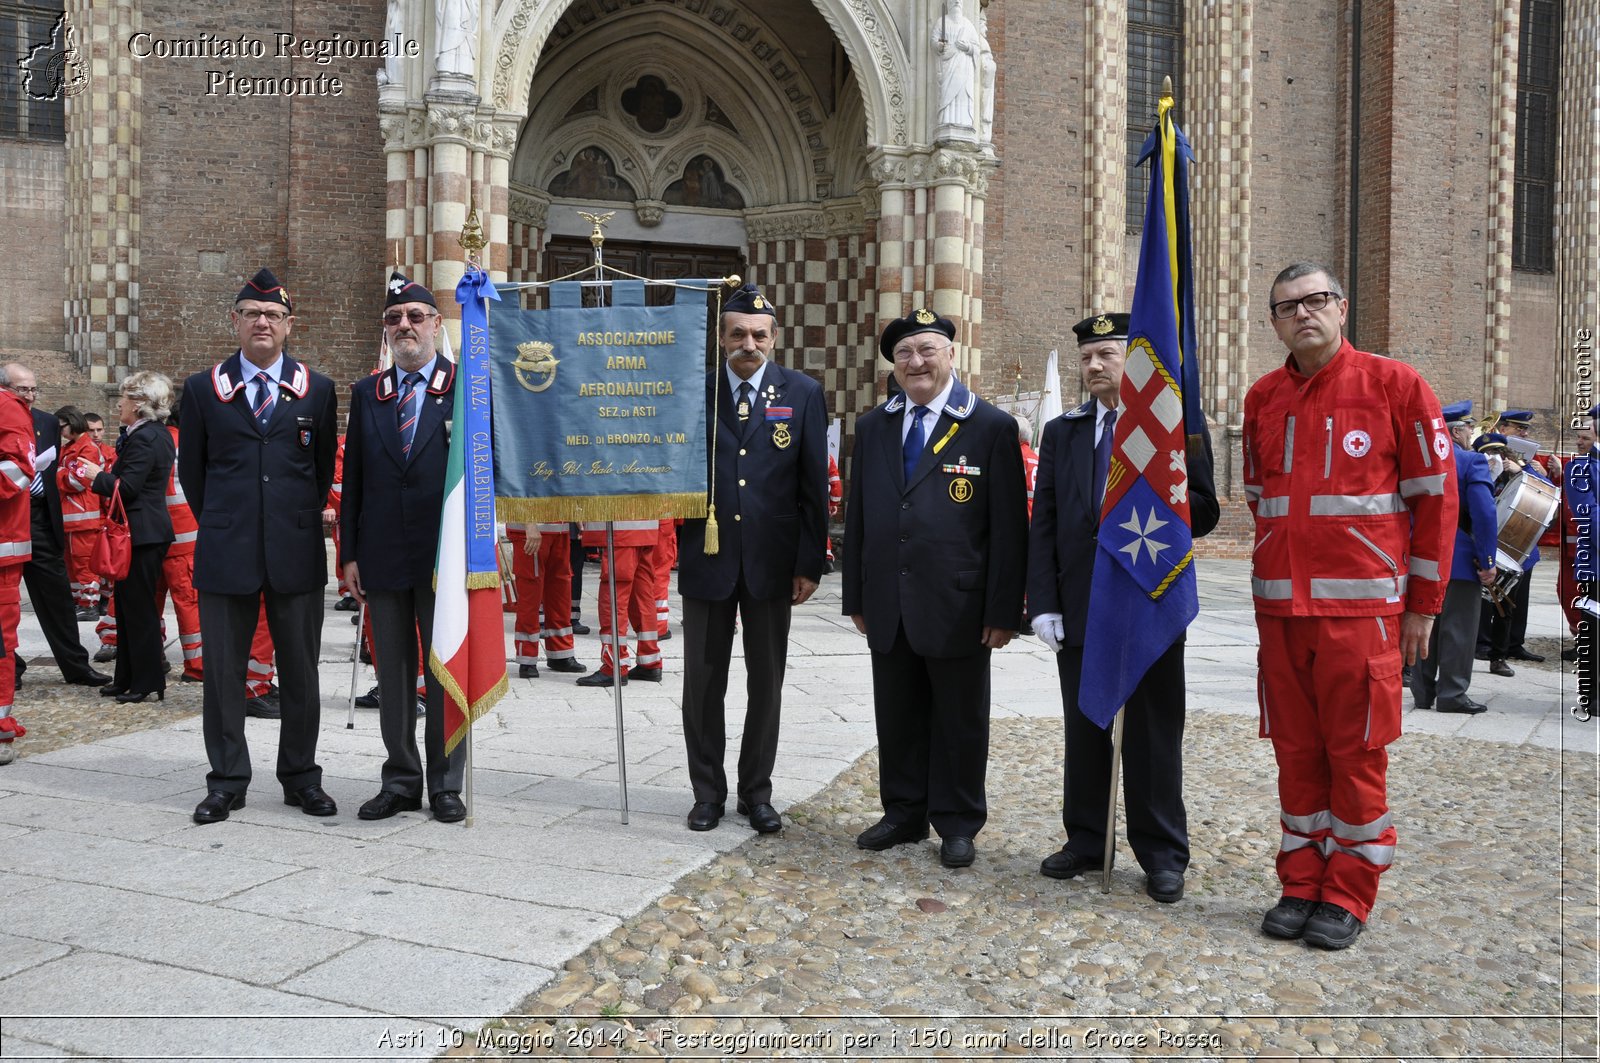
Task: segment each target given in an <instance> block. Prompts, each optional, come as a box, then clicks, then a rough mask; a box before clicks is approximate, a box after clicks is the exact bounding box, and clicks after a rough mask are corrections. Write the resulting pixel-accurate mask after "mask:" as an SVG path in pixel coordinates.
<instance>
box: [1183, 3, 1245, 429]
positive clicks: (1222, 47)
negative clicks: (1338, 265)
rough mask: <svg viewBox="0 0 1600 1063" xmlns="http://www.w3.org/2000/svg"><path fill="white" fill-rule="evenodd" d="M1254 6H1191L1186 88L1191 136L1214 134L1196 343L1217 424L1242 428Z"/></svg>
mask: <svg viewBox="0 0 1600 1063" xmlns="http://www.w3.org/2000/svg"><path fill="white" fill-rule="evenodd" d="M1254 12H1255V8H1254V6H1253V5H1250V4H1244V5H1237V6H1224V7H1222V8H1211V7H1209V6H1207V5H1205V4H1204V3H1203V0H1188V5H1187V8H1186V10H1185V12H1184V26H1185V36H1186V42H1185V43H1186V47H1185V61H1186V63H1187V64H1188V69H1187V72H1186V73H1187V76H1186V78H1185V83H1186V84H1187V85H1188V86H1189V91H1188V93H1187V96H1188V99H1185V100H1179V101H1178V105H1179V106H1178V113H1179V115H1180V116H1181V118H1180V120H1181V124H1182V125H1183V127H1184V130H1185V132H1188V133H1190V134H1191V143H1192V134H1193V133H1194V132H1195V131H1200V130H1204V131H1206V133H1207V138H1206V139H1207V141H1208V143H1207V145H1206V149H1207V150H1200V151H1197V155H1198V158H1196V159H1195V163H1194V168H1193V170H1192V172H1191V185H1190V190H1189V191H1190V199H1189V209H1190V211H1191V215H1190V220H1191V222H1192V224H1193V229H1194V253H1195V269H1194V288H1195V313H1196V317H1197V321H1196V324H1195V337H1196V340H1197V343H1198V347H1199V350H1198V355H1199V358H1200V364H1201V365H1202V366H1203V367H1204V372H1202V374H1201V380H1200V387H1201V389H1202V391H1203V393H1204V394H1203V396H1202V400H1201V401H1202V406H1203V408H1204V409H1205V410H1206V412H1207V413H1208V414H1209V415H1210V416H1211V417H1213V418H1214V419H1216V420H1218V421H1221V422H1223V423H1226V424H1238V423H1239V422H1240V420H1241V419H1242V418H1243V416H1244V395H1245V392H1246V391H1247V390H1249V387H1250V365H1249V359H1248V352H1249V325H1250V212H1249V211H1248V210H1236V209H1234V207H1233V206H1232V205H1233V204H1236V203H1248V202H1249V201H1250V157H1251V152H1252V150H1253V148H1252V137H1251V116H1252V112H1253V110H1254V102H1253V95H1254V90H1253V88H1252V86H1253V80H1252V77H1251V65H1252V64H1253V62H1254V60H1255V44H1254V19H1255V14H1254Z"/></svg>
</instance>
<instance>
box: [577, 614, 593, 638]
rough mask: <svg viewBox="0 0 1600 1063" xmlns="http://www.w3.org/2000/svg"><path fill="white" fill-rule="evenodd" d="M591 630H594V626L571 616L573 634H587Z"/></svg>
mask: <svg viewBox="0 0 1600 1063" xmlns="http://www.w3.org/2000/svg"><path fill="white" fill-rule="evenodd" d="M593 630H594V628H592V627H590V626H589V625H588V624H585V623H584V622H583V621H581V620H579V619H578V618H577V617H573V618H572V633H573V634H574V635H587V634H588V633H589V632H591V631H593Z"/></svg>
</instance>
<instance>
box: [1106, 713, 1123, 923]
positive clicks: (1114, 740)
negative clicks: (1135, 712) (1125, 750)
mask: <svg viewBox="0 0 1600 1063" xmlns="http://www.w3.org/2000/svg"><path fill="white" fill-rule="evenodd" d="M1127 712H1128V707H1127V706H1126V705H1124V706H1123V707H1122V708H1120V709H1118V710H1117V715H1116V718H1115V719H1114V720H1112V721H1111V796H1110V798H1108V799H1107V801H1106V856H1105V862H1104V863H1103V864H1101V865H1100V892H1101V893H1110V892H1111V860H1112V858H1113V857H1115V856H1116V855H1117V780H1118V777H1119V776H1120V775H1121V774H1122V719H1123V717H1124V716H1126V715H1127Z"/></svg>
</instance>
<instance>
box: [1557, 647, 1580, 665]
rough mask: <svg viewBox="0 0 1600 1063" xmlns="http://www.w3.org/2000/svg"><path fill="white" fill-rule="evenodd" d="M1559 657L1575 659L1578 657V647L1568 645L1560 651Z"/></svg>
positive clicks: (1565, 659) (1569, 659) (1564, 659)
mask: <svg viewBox="0 0 1600 1063" xmlns="http://www.w3.org/2000/svg"><path fill="white" fill-rule="evenodd" d="M1561 659H1562V660H1563V661H1576V660H1577V659H1578V648H1577V647H1576V646H1568V647H1567V648H1566V649H1564V650H1562V651H1561Z"/></svg>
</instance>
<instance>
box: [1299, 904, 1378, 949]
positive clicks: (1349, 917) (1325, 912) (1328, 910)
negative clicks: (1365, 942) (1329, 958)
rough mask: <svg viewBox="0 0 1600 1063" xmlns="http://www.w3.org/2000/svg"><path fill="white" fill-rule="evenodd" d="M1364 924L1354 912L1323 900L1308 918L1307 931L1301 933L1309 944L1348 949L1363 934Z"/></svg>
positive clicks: (1319, 946) (1326, 947) (1325, 947)
mask: <svg viewBox="0 0 1600 1063" xmlns="http://www.w3.org/2000/svg"><path fill="white" fill-rule="evenodd" d="M1362 929H1364V928H1363V925H1362V922H1361V920H1359V919H1357V918H1356V917H1355V914H1354V913H1353V912H1349V911H1347V910H1345V909H1344V908H1341V907H1340V906H1339V905H1337V904H1330V903H1328V902H1327V901H1323V902H1322V903H1321V904H1319V905H1317V910H1316V911H1315V912H1313V913H1311V918H1310V919H1307V920H1306V929H1305V933H1303V934H1302V935H1301V937H1303V938H1304V939H1305V943H1306V944H1307V945H1316V946H1317V947H1318V948H1324V949H1347V948H1349V947H1350V946H1351V945H1353V944H1355V941H1356V938H1358V937H1360V936H1361V931H1362Z"/></svg>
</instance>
